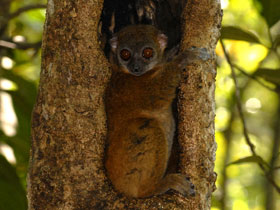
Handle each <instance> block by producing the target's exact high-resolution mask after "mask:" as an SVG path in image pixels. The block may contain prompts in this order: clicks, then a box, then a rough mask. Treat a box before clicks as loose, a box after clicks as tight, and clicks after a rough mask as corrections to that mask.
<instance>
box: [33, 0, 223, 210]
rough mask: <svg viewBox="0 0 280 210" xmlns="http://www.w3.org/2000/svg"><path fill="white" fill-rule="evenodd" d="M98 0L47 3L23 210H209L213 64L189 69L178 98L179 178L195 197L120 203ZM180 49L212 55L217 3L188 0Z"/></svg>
mask: <svg viewBox="0 0 280 210" xmlns="http://www.w3.org/2000/svg"><path fill="white" fill-rule="evenodd" d="M102 3H103V1H102V0H89V1H82V0H76V1H70V0H65V1H53V0H49V1H48V7H47V19H46V23H45V29H44V35H43V46H42V70H41V77H40V78H41V80H40V86H39V93H38V98H37V102H36V105H35V107H34V111H33V121H32V148H31V158H30V169H29V178H28V200H29V209H30V210H31V209H36V210H39V209H44V210H48V209H51V210H55V209H191V210H195V209H197V210H204V209H210V200H211V193H212V191H213V189H214V182H215V175H214V173H213V167H214V159H215V149H216V144H215V141H214V89H215V85H214V81H215V74H216V71H215V60H214V58H213V59H212V60H211V61H208V62H207V63H201V64H196V65H194V66H190V67H189V68H188V69H189V71H188V73H186V74H185V77H184V78H185V79H184V81H182V85H181V88H180V89H181V91H180V94H179V106H178V107H179V115H180V119H179V143H180V148H181V150H182V153H181V159H180V166H181V171H182V173H186V174H189V175H190V177H191V180H194V184H195V185H196V191H197V195H196V197H194V198H189V199H187V198H184V197H183V196H181V195H179V194H177V193H166V194H164V195H161V196H155V197H152V198H147V199H134V198H126V197H124V196H122V195H119V194H118V193H116V192H115V191H114V190H113V187H112V185H111V184H110V182H109V181H108V179H107V177H106V173H105V170H104V164H103V163H104V148H105V139H106V114H105V110H104V101H103V97H104V91H105V88H106V84H107V83H108V81H109V77H110V69H109V66H110V65H109V63H108V61H107V60H106V58H105V57H104V56H103V52H102V51H101V49H100V47H99V45H100V43H99V42H98V38H97V37H98V34H97V29H98V21H99V17H100V13H101V9H102ZM184 17H185V20H186V27H185V28H186V29H185V32H184V40H183V42H182V43H183V47H184V48H186V47H189V46H197V47H206V48H207V49H208V50H210V52H211V53H212V54H213V56H214V49H215V45H216V42H217V39H218V37H219V27H220V21H221V10H220V3H219V1H218V0H210V1H209V0H208V1H206V0H204V1H197V0H189V1H188V4H187V7H186V10H185V13H184Z"/></svg>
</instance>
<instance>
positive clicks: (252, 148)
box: [221, 40, 280, 193]
mask: <svg viewBox="0 0 280 210" xmlns="http://www.w3.org/2000/svg"><path fill="white" fill-rule="evenodd" d="M221 45H222V48H223V52H224V55H225V58H226V60H227V62H228V64H229V66H230V69H231V73H232V79H233V81H234V84H235V97H236V104H237V109H238V113H239V116H240V119H241V122H242V125H243V135H244V137H245V140H246V143H247V144H248V146H249V148H250V150H251V152H252V154H253V155H254V156H257V153H256V150H255V145H254V144H253V143H252V142H251V139H250V138H249V132H248V129H247V126H246V122H245V117H244V113H243V109H242V104H241V98H240V92H239V88H238V85H237V79H236V74H235V71H234V65H233V64H232V62H231V59H230V57H229V55H228V53H227V51H226V48H225V45H224V43H223V40H221ZM258 165H259V167H260V168H261V170H262V171H263V172H264V174H265V176H266V178H267V179H268V180H269V182H270V183H271V184H272V185H273V186H274V187H275V189H276V190H277V192H278V193H280V187H279V186H278V185H277V183H276V182H275V181H274V179H273V178H272V177H271V175H270V174H269V172H267V171H266V169H265V166H264V165H263V164H262V163H258Z"/></svg>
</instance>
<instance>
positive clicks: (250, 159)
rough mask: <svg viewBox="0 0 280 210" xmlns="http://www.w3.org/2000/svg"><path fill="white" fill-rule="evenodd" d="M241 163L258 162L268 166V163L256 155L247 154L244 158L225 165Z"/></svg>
mask: <svg viewBox="0 0 280 210" xmlns="http://www.w3.org/2000/svg"><path fill="white" fill-rule="evenodd" d="M242 163H259V164H262V165H265V166H268V164H267V163H266V162H265V161H264V160H263V159H262V158H261V157H260V156H258V155H253V156H248V157H245V158H240V159H238V160H236V161H233V162H231V163H229V164H228V165H227V166H230V165H234V164H242Z"/></svg>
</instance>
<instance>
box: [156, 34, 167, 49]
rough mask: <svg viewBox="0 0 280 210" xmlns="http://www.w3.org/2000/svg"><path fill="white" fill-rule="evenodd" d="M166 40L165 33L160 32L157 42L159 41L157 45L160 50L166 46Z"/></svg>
mask: <svg viewBox="0 0 280 210" xmlns="http://www.w3.org/2000/svg"><path fill="white" fill-rule="evenodd" d="M167 41H168V38H167V36H166V35H165V34H162V33H160V34H159V35H158V42H159V45H160V49H161V50H162V51H163V50H164V49H165V48H166V46H167Z"/></svg>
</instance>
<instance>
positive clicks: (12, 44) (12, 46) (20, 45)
mask: <svg viewBox="0 0 280 210" xmlns="http://www.w3.org/2000/svg"><path fill="white" fill-rule="evenodd" d="M41 44H42V42H41V41H39V42H35V43H21V42H9V41H5V40H0V47H5V48H10V49H20V50H26V49H30V48H33V49H38V48H40V47H41Z"/></svg>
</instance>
